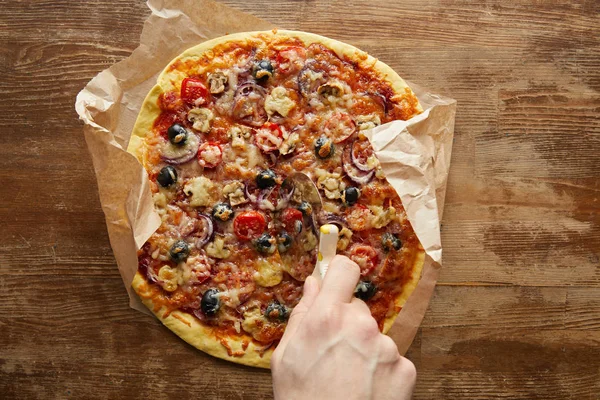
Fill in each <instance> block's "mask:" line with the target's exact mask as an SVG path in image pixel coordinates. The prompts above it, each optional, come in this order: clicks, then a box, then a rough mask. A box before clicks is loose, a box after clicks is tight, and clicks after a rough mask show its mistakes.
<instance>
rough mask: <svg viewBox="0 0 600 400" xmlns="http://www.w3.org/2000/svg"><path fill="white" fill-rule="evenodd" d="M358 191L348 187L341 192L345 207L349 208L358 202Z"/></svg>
mask: <svg viewBox="0 0 600 400" xmlns="http://www.w3.org/2000/svg"><path fill="white" fill-rule="evenodd" d="M359 197H360V190H358V188H355V187H354V186H349V187H347V188H346V189H344V190H343V191H342V201H343V202H344V204H346V205H347V206H351V205H353V204H354V203H356V202H357V201H358V198H359Z"/></svg>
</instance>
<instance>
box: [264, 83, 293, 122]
mask: <svg viewBox="0 0 600 400" xmlns="http://www.w3.org/2000/svg"><path fill="white" fill-rule="evenodd" d="M295 106H296V103H295V102H294V100H292V99H290V98H289V97H288V95H287V90H286V89H285V88H284V87H283V86H277V87H276V88H273V90H271V93H269V94H268V95H267V97H266V98H265V110H266V111H267V114H269V116H271V115H273V114H274V113H278V114H279V115H281V116H282V117H287V116H288V114H289V112H290V111H291V110H292V108H294V107H295Z"/></svg>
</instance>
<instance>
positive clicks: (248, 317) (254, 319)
mask: <svg viewBox="0 0 600 400" xmlns="http://www.w3.org/2000/svg"><path fill="white" fill-rule="evenodd" d="M265 324H267V320H266V318H265V317H264V316H263V315H262V313H261V312H260V309H259V308H253V309H251V310H248V311H246V312H245V313H244V320H243V321H242V329H243V330H244V331H246V332H248V333H249V334H250V335H252V336H253V337H254V336H255V335H256V334H258V333H259V332H260V330H261V329H262V327H263V326H264V325H265Z"/></svg>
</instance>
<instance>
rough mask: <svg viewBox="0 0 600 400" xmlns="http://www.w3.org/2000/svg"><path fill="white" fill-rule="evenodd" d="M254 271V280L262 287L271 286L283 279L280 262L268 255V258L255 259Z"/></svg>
mask: <svg viewBox="0 0 600 400" xmlns="http://www.w3.org/2000/svg"><path fill="white" fill-rule="evenodd" d="M255 265H256V272H255V273H254V281H255V282H256V283H257V284H258V285H260V286H262V287H273V286H276V285H279V283H280V282H281V280H282V279H283V269H282V267H281V263H280V262H279V261H277V260H275V259H274V257H269V259H262V258H261V259H258V260H257V261H256V264H255Z"/></svg>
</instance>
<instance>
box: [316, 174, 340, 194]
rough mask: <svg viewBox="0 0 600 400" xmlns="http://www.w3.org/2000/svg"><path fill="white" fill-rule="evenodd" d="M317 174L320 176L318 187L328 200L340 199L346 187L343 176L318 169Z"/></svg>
mask: <svg viewBox="0 0 600 400" xmlns="http://www.w3.org/2000/svg"><path fill="white" fill-rule="evenodd" d="M316 174H317V176H318V179H317V187H318V188H319V189H322V190H323V192H324V193H325V196H326V197H327V198H328V199H339V198H340V197H341V193H342V190H344V189H345V187H346V184H345V183H344V182H343V181H342V176H341V175H340V174H338V173H337V172H327V171H325V170H322V169H317V170H316Z"/></svg>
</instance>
